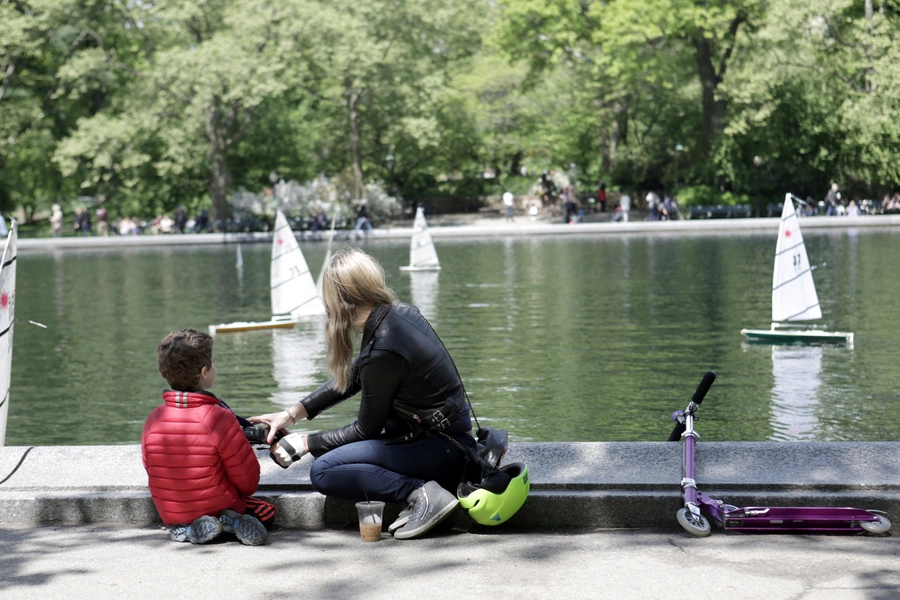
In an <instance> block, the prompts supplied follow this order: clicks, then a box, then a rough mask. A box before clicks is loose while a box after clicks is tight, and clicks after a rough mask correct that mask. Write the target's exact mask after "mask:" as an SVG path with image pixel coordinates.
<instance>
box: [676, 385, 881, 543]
mask: <svg viewBox="0 0 900 600" xmlns="http://www.w3.org/2000/svg"><path fill="white" fill-rule="evenodd" d="M715 380H716V374H715V373H713V372H712V371H707V372H706V375H704V376H703V381H701V382H700V385H699V386H698V387H697V391H696V392H694V396H693V397H692V398H691V403H690V404H688V406H687V408H686V409H685V410H683V411H681V410H679V411H676V412H675V413H674V414H672V420H673V421H675V423H676V424H675V429H673V430H672V434H671V435H670V436H669V441H670V442H676V441H678V440H680V439H684V476H683V478H682V480H681V491H682V496H683V498H684V508H681V509H679V510H678V512H677V513H676V514H675V516H676V517H677V518H678V523H679V524H681V526H682V527H684V529H685V530H686V531H687V532H688V533H691V534H693V535H696V536H697V537H706V536H708V535H709V534H710V524H709V521H708V520H707V518H706V517H704V516H703V513H704V512H705V513H706V514H707V515H709V516H710V517H711V518H712V520H714V521H715V522H716V523H718V524H719V525H720V526H722V527H723V528H724V529H727V530H730V531H742V532H744V533H787V532H806V533H861V532H863V531H866V532H868V533H876V534H879V533H886V532H887V531H888V530H889V529H890V528H891V521H890V519H888V517H887V515H886V514H884V513H883V512H881V511H875V510H862V509H860V508H849V507H814V506H798V507H792V506H747V507H744V508H738V507H737V506H732V505H731V504H725V503H724V502H722V501H721V500H716V499H714V498H710V497H709V496H707V495H706V494H704V493H703V492H701V491H700V490H698V489H697V482H696V481H695V480H694V450H695V448H696V446H697V440H698V439H699V438H700V436H699V435H698V434H697V432H696V431H694V414H695V413H696V412H697V409H698V408H699V407H700V403H701V402H703V398H704V396H706V393H707V392H708V391H709V388H710V387H711V386H712V384H713V381H715Z"/></svg>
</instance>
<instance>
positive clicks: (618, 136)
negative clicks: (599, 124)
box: [603, 102, 628, 173]
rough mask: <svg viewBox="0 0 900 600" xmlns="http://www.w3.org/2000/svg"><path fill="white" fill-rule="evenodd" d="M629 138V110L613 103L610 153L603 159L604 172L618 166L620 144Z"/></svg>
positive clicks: (623, 105)
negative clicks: (617, 156) (617, 157)
mask: <svg viewBox="0 0 900 600" xmlns="http://www.w3.org/2000/svg"><path fill="white" fill-rule="evenodd" d="M627 137H628V109H627V106H626V105H625V104H623V103H621V102H615V103H613V107H612V127H611V131H610V134H609V152H608V155H607V156H604V157H603V170H604V172H606V173H609V172H610V171H612V170H613V169H614V168H615V166H616V153H617V152H618V150H619V144H622V143H624V142H625V141H626V138H627Z"/></svg>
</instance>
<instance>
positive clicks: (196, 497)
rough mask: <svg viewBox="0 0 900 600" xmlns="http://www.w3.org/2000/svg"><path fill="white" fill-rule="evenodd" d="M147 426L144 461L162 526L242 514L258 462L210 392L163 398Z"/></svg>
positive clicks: (231, 415)
mask: <svg viewBox="0 0 900 600" xmlns="http://www.w3.org/2000/svg"><path fill="white" fill-rule="evenodd" d="M163 400H165V402H166V403H165V405H164V406H160V407H158V408H156V409H155V410H154V411H153V412H152V413H150V416H149V417H148V418H147V422H146V423H145V424H144V434H143V436H142V437H141V456H142V458H143V461H144V468H145V469H147V475H148V478H149V483H150V495H151V496H152V497H153V503H154V504H155V505H156V510H157V511H158V512H159V516H160V517H161V518H162V520H163V522H164V523H165V524H166V525H168V526H172V525H178V524H186V523H190V522H191V521H193V520H194V519H196V518H197V517H201V516H203V515H213V516H216V515H218V514H219V513H220V512H221V511H223V510H225V509H229V508H230V509H231V510H234V511H236V512H238V513H243V512H244V509H245V502H244V498H246V497H247V496H249V495H251V494H252V493H253V492H255V491H256V488H257V486H258V485H259V461H258V460H257V459H256V455H255V454H254V453H253V448H251V447H250V444H249V442H247V438H246V437H245V436H244V432H243V430H242V429H241V427H240V425H238V422H237V419H236V418H235V416H234V413H233V412H231V410H229V409H227V408H224V407H223V406H221V405H219V399H218V398H216V396H215V395H214V394H212V393H210V392H175V391H171V390H166V391H164V392H163Z"/></svg>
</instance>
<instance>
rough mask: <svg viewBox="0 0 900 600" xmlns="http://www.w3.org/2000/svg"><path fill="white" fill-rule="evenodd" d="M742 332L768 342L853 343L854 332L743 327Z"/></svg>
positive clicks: (754, 340)
mask: <svg viewBox="0 0 900 600" xmlns="http://www.w3.org/2000/svg"><path fill="white" fill-rule="evenodd" d="M741 333H742V334H743V335H745V336H746V337H747V339H748V340H750V341H751V342H766V343H770V344H771V343H781V344H793V343H816V342H818V343H822V344H847V345H853V334H852V333H849V332H846V331H823V330H819V329H809V330H803V329H741Z"/></svg>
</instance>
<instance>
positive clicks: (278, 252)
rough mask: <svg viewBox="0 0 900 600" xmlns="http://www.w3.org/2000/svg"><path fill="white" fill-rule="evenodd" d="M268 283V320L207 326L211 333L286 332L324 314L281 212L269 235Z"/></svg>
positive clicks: (307, 270)
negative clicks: (270, 242) (270, 246)
mask: <svg viewBox="0 0 900 600" xmlns="http://www.w3.org/2000/svg"><path fill="white" fill-rule="evenodd" d="M270 282H271V295H272V318H271V320H269V321H262V322H238V323H225V324H222V325H210V327H209V332H210V334H212V335H215V334H216V333H226V332H233V331H254V330H257V329H287V328H291V327H293V326H294V325H295V324H296V323H297V321H298V320H299V319H300V318H301V317H308V316H313V315H323V314H325V305H324V304H322V299H321V298H320V297H319V292H318V291H317V290H316V282H315V281H313V278H312V274H311V273H310V271H309V266H308V265H307V264H306V259H305V258H304V257H303V251H302V250H301V249H300V244H298V243H297V238H295V237H294V232H293V231H291V227H290V225H288V222H287V219H286V218H285V217H284V213H282V212H281V211H280V210H279V211H278V213H277V214H276V215H275V233H274V235H273V236H272V264H271V270H270Z"/></svg>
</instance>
